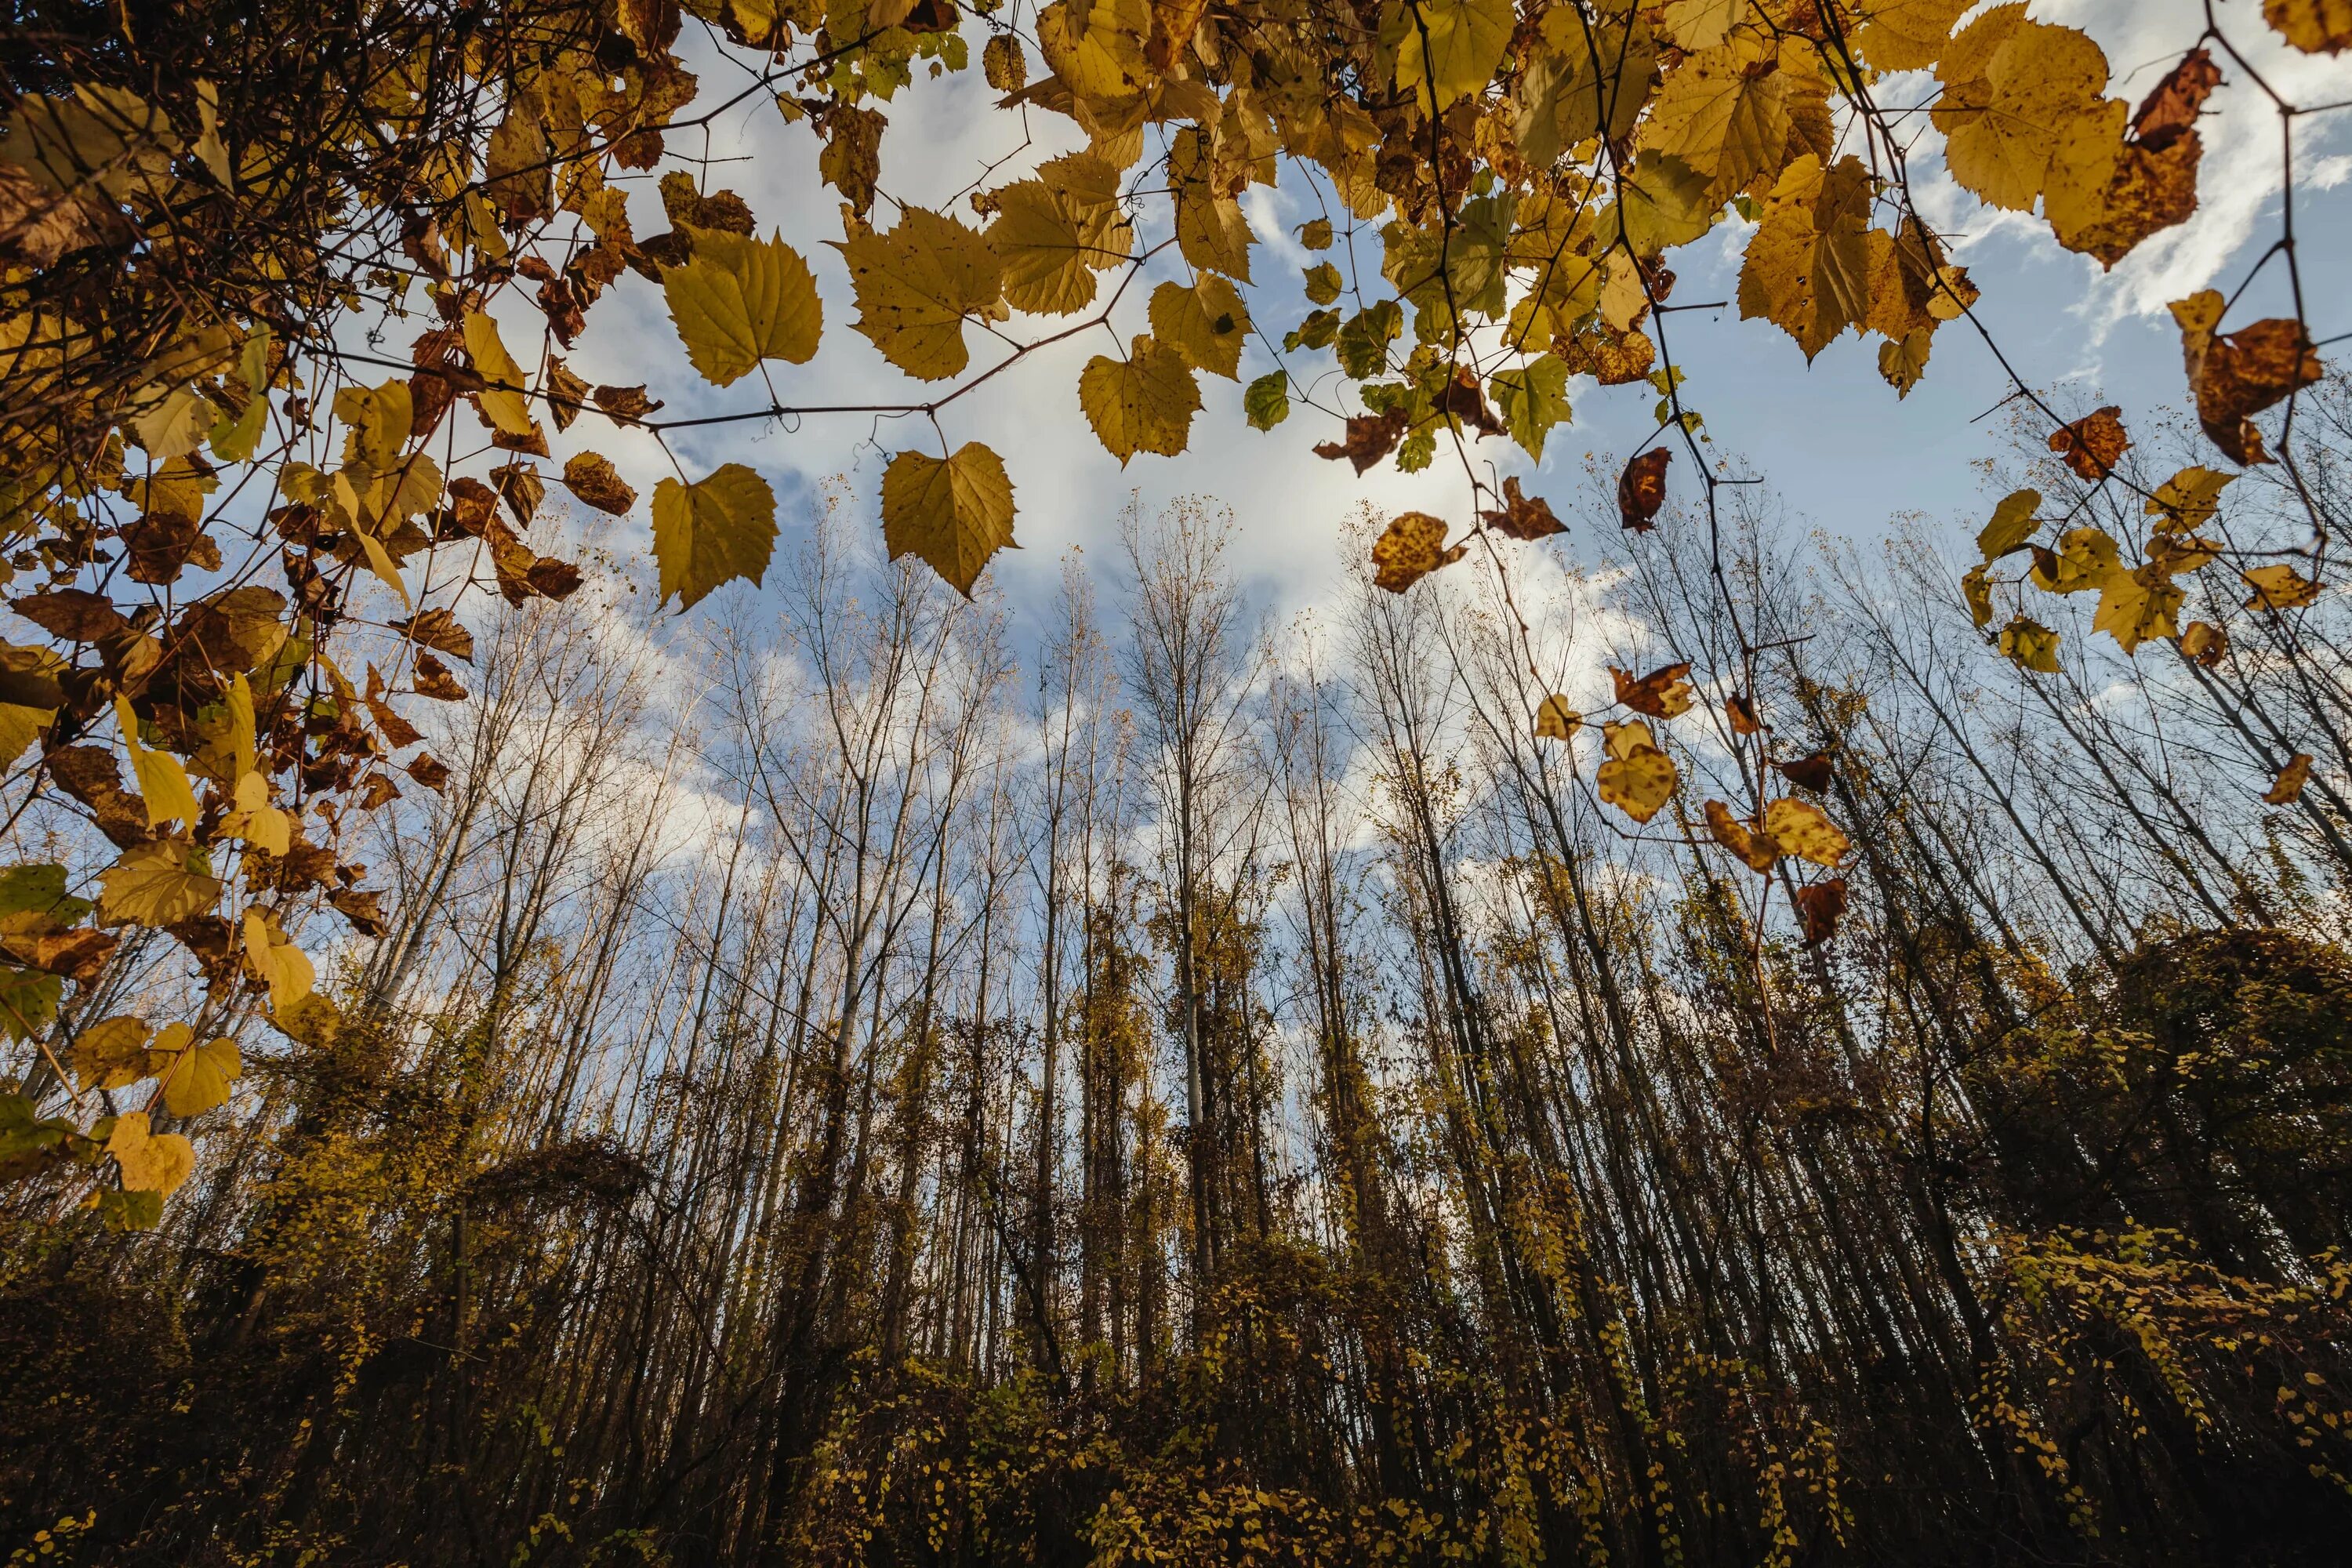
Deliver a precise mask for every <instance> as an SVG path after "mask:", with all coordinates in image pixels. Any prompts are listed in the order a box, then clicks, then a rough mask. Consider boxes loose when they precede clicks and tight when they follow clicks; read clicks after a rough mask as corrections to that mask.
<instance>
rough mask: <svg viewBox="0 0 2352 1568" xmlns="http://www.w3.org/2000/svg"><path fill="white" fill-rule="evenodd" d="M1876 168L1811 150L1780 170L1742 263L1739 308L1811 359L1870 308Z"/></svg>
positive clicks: (1847, 157) (1861, 318) (1854, 323)
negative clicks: (1826, 158) (1824, 160)
mask: <svg viewBox="0 0 2352 1568" xmlns="http://www.w3.org/2000/svg"><path fill="white" fill-rule="evenodd" d="M1870 191H1871V176H1870V171H1869V170H1868V169H1866V168H1864V166H1863V164H1862V161H1861V160H1860V159H1858V158H1855V157H1853V156H1851V155H1848V156H1846V157H1843V158H1841V159H1839V160H1838V161H1837V163H1835V164H1833V165H1832V166H1831V167H1830V168H1829V169H1827V170H1823V169H1822V164H1821V160H1820V159H1818V158H1816V157H1814V156H1813V155H1812V154H1811V153H1806V154H1805V155H1804V156H1803V157H1801V158H1799V159H1798V160H1797V161H1796V162H1795V163H1790V165H1789V167H1788V168H1787V169H1785V170H1784V171H1782V172H1781V174H1780V181H1779V183H1778V184H1775V185H1774V186H1773V187H1772V195H1771V199H1770V200H1769V201H1768V202H1767V203H1766V204H1765V207H1764V216H1763V219H1762V221H1761V222H1759V224H1758V225H1757V226H1756V233H1755V235H1754V237H1751V238H1750V239H1749V240H1748V253H1747V256H1746V258H1744V259H1743V260H1742V261H1741V263H1740V268H1739V313H1740V315H1741V316H1742V317H1747V318H1753V317H1758V316H1761V317H1763V318H1764V319H1765V320H1767V321H1771V322H1772V323H1774V324H1775V325H1776V326H1779V327H1780V329H1781V330H1782V331H1786V332H1787V333H1788V334H1789V335H1790V337H1792V338H1794V339H1796V340H1797V346H1798V347H1799V348H1801V349H1802V350H1804V352H1805V357H1806V358H1807V359H1809V360H1810V359H1811V358H1812V357H1813V356H1814V355H1815V354H1818V353H1821V352H1822V349H1823V348H1825V347H1827V346H1828V344H1829V342H1830V341H1831V340H1832V339H1833V338H1835V337H1836V336H1837V335H1838V334H1839V333H1841V332H1843V331H1845V330H1846V328H1848V327H1850V326H1857V325H1859V324H1860V323H1861V322H1862V321H1864V319H1866V318H1867V317H1868V316H1869V314H1870Z"/></svg>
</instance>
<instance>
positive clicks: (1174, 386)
mask: <svg viewBox="0 0 2352 1568" xmlns="http://www.w3.org/2000/svg"><path fill="white" fill-rule="evenodd" d="M1078 406H1079V408H1080V409H1082V410H1083V411H1084V412H1085V414H1086V416H1087V423H1088V424H1089V425H1092V426H1094V430H1095V436H1096V437H1097V439H1098V440H1100V441H1101V442H1102V444H1103V449H1104V450H1105V451H1107V452H1108V453H1109V454H1110V455H1111V456H1112V457H1114V458H1118V461H1119V466H1120V467H1121V468H1125V467H1126V466H1127V462H1128V459H1129V458H1132V457H1134V456H1135V455H1136V454H1137V453H1138V452H1157V453H1159V454H1160V455H1161V456H1163V457H1171V458H1172V457H1174V456H1176V455H1177V454H1178V453H1180V452H1181V451H1183V449H1184V447H1185V443H1186V441H1187V440H1188V439H1189V438H1190V432H1191V430H1192V416H1193V415H1194V414H1195V413H1197V412H1199V410H1200V407H1201V387H1200V384H1199V383H1198V382H1196V381H1195V380H1194V379H1193V377H1192V369H1191V367H1190V366H1188V365H1187V364H1186V363H1184V360H1183V357H1182V356H1181V355H1180V354H1179V353H1177V352H1176V351H1175V350H1174V349H1172V348H1170V347H1169V346H1168V345H1167V344H1166V343H1163V342H1160V340H1159V339H1157V338H1154V337H1150V336H1148V335H1147V336H1141V337H1138V338H1136V339H1135V340H1134V341H1133V342H1131V343H1130V344H1129V352H1128V357H1127V358H1126V359H1124V360H1116V359H1112V358H1111V357H1110V356H1108V354H1097V355H1096V356H1095V357H1094V358H1093V359H1091V360H1089V361H1087V367H1086V369H1085V370H1083V371H1081V372H1079V374H1078Z"/></svg>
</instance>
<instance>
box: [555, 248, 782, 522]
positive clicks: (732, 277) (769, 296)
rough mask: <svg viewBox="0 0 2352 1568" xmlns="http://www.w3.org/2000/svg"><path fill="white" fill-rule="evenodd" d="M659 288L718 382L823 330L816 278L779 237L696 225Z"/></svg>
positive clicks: (694, 356)
mask: <svg viewBox="0 0 2352 1568" xmlns="http://www.w3.org/2000/svg"><path fill="white" fill-rule="evenodd" d="M662 295H663V298H664V299H665V300H667V301H668V304H669V316H670V321H672V322H673V323H674V324H676V326H677V335H678V341H679V342H683V343H684V344H685V345H686V357H687V359H688V361H689V362H690V363H692V364H693V366H694V368H695V369H696V370H697V371H698V372H700V373H701V375H702V378H703V379H704V380H705V381H708V382H709V383H710V384H712V385H714V386H731V385H733V384H735V383H736V382H737V381H740V380H741V379H742V378H743V377H744V376H746V375H748V374H751V372H752V371H753V370H756V369H757V368H758V367H759V364H760V362H761V361H762V360H771V359H780V360H785V361H788V362H789V363H793V364H805V363H808V361H809V360H811V359H813V358H814V357H815V355H816V348H817V340H818V338H819V337H820V336H821V335H822V334H823V332H824V303H823V301H822V300H819V299H818V298H817V292H816V279H814V278H813V277H811V276H810V274H809V269H808V263H807V262H806V261H804V260H803V259H802V258H801V253H800V252H799V251H797V250H794V249H793V247H791V246H789V245H786V244H785V243H784V242H783V240H782V238H781V237H776V238H771V239H765V240H761V239H753V238H750V237H745V236H742V235H734V234H727V233H724V232H721V231H719V230H702V231H698V233H697V234H696V235H695V240H694V258H693V259H692V260H690V261H688V263H687V264H686V265H685V266H683V267H670V268H663V270H662ZM590 504H592V505H593V504H594V503H593V502H591V503H590ZM604 510H607V511H617V510H626V509H625V508H620V507H606V508H604Z"/></svg>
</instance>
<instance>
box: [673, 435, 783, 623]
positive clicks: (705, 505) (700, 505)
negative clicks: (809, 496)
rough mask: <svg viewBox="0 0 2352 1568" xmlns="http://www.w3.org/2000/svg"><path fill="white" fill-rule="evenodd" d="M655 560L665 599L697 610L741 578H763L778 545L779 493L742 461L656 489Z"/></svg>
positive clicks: (679, 605)
mask: <svg viewBox="0 0 2352 1568" xmlns="http://www.w3.org/2000/svg"><path fill="white" fill-rule="evenodd" d="M653 521H654V560H655V562H656V564H657V566H658V567H659V570H660V588H661V598H660V600H659V601H658V602H659V603H663V604H667V602H668V601H669V597H670V595H673V594H675V595H677V601H678V605H677V607H678V608H679V610H680V611H685V610H689V609H692V608H693V607H694V606H695V605H697V604H698V603H699V602H700V601H701V600H702V599H703V598H704V597H705V596H706V595H709V593H710V592H711V590H712V589H714V588H717V587H718V586H719V585H720V584H723V583H731V582H733V581H734V580H735V579H736V578H738V577H748V578H750V579H751V581H752V582H753V583H755V584H756V583H759V582H761V580H762V579H764V578H765V577H766V575H767V572H768V558H769V556H770V555H772V554H773V553H774V552H775V547H776V492H775V491H774V490H773V489H770V488H769V485H768V481H767V480H765V479H761V477H760V476H759V475H758V474H757V473H754V472H753V471H752V470H751V469H750V468H745V467H744V466H743V465H742V464H740V463H729V464H726V465H725V466H723V467H721V468H719V469H718V470H717V471H716V472H714V473H712V474H711V475H709V477H708V478H706V479H700V480H698V481H697V482H696V483H694V484H690V485H687V484H680V483H679V482H678V481H677V480H676V479H664V480H662V481H661V482H660V483H659V484H657V485H656V486H655V487H654V506H653Z"/></svg>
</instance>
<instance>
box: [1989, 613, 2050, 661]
mask: <svg viewBox="0 0 2352 1568" xmlns="http://www.w3.org/2000/svg"><path fill="white" fill-rule="evenodd" d="M2000 651H2001V652H2002V653H2003V654H2005V655H2007V656H2008V658H2009V659H2010V662H2011V663H2012V664H2015V665H2016V666H2017V667H2018V668H2021V669H2031V670H2036V671H2039V672H2040V673H2041V674H2043V675H2055V674H2057V673H2058V634H2057V633H2056V632H2053V631H2052V630H2051V629H2050V628H2049V627H2048V626H2043V625H2042V623H2041V622H2039V621H2032V620H2028V619H2027V618H2026V617H2025V616H2017V617H2016V618H2015V619H2014V620H2011V622H2010V623H2009V625H2007V626H2003V627H2002V628H2001V632H2000Z"/></svg>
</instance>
